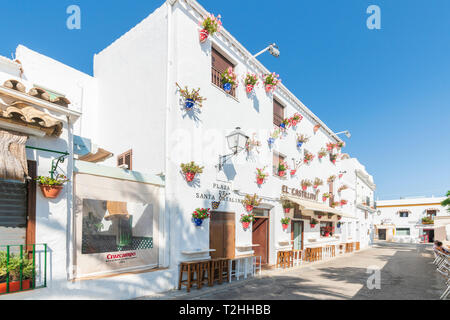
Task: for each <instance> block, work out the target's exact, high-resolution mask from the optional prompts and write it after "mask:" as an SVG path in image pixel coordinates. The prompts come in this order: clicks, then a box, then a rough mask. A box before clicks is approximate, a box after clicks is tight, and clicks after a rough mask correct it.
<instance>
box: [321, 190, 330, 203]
mask: <svg viewBox="0 0 450 320" xmlns="http://www.w3.org/2000/svg"><path fill="white" fill-rule="evenodd" d="M330 197H331V194H329V193H328V192H325V193H324V194H322V201H323V202H325V201H327V199H329V198H330Z"/></svg>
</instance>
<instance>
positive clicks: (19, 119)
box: [0, 101, 63, 136]
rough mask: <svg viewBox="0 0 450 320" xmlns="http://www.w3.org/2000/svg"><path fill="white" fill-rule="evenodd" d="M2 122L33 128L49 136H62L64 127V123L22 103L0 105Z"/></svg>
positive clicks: (0, 119)
mask: <svg viewBox="0 0 450 320" xmlns="http://www.w3.org/2000/svg"><path fill="white" fill-rule="evenodd" d="M0 121H4V122H9V123H12V124H16V125H18V126H25V127H32V128H34V129H38V130H41V131H44V132H45V133H46V134H47V135H48V136H60V135H61V132H62V127H63V124H62V121H60V120H58V119H56V118H54V117H52V116H51V115H49V114H47V113H45V112H43V111H40V110H38V109H36V108H34V107H32V106H30V105H28V104H27V103H24V102H22V101H16V102H13V103H11V104H10V105H2V104H0Z"/></svg>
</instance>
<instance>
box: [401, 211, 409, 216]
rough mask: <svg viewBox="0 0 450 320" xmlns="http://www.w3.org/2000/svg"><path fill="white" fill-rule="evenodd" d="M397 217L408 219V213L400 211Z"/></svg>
mask: <svg viewBox="0 0 450 320" xmlns="http://www.w3.org/2000/svg"><path fill="white" fill-rule="evenodd" d="M399 216H400V218H408V216H409V212H408V211H400V212H399Z"/></svg>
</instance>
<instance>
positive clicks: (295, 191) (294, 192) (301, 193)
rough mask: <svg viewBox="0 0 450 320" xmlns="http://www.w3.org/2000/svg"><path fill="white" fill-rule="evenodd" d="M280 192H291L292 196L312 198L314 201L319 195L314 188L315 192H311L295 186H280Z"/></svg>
mask: <svg viewBox="0 0 450 320" xmlns="http://www.w3.org/2000/svg"><path fill="white" fill-rule="evenodd" d="M281 192H282V193H284V194H291V195H293V196H296V197H299V198H303V199H305V200H314V201H317V198H318V195H319V190H316V193H311V192H306V191H303V190H299V189H295V188H289V187H288V186H282V187H281Z"/></svg>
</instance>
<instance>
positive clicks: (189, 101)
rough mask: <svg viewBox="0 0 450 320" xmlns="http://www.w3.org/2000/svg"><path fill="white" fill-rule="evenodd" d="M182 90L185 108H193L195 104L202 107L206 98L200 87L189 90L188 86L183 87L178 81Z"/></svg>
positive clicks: (179, 88)
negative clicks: (202, 94) (201, 93)
mask: <svg viewBox="0 0 450 320" xmlns="http://www.w3.org/2000/svg"><path fill="white" fill-rule="evenodd" d="M175 84H176V85H177V87H178V90H179V91H180V95H181V96H182V97H183V98H184V108H185V109H186V110H191V109H192V108H193V107H194V106H195V105H197V106H198V107H200V108H201V107H202V105H203V101H205V100H206V98H204V97H202V96H201V95H200V88H198V89H192V90H189V88H188V87H187V86H185V87H184V89H182V88H181V87H180V85H179V84H178V83H175Z"/></svg>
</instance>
